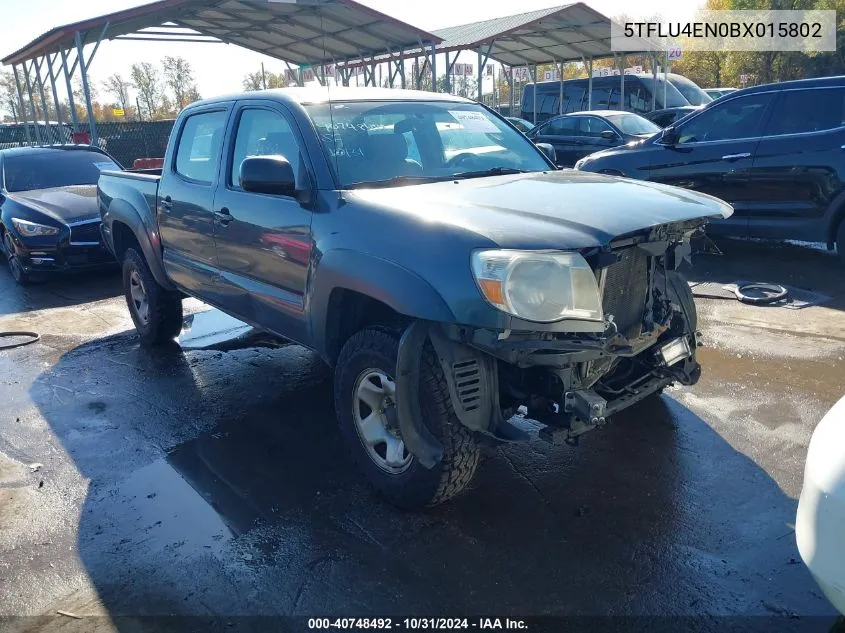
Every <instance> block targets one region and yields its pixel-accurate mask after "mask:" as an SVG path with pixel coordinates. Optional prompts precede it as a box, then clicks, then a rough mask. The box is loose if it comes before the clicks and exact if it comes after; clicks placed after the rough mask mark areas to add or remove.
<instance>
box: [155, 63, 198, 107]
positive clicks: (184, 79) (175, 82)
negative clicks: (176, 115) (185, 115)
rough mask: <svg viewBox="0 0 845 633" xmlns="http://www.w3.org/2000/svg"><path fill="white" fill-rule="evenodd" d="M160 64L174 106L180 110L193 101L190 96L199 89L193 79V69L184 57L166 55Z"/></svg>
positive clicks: (196, 93) (195, 93)
mask: <svg viewBox="0 0 845 633" xmlns="http://www.w3.org/2000/svg"><path fill="white" fill-rule="evenodd" d="M162 66H163V67H164V81H165V83H166V84H167V86H168V87H169V88H170V90H171V91H172V94H173V99H174V104H175V106H176V108H177V109H179V110H181V109H182V108H184V107H185V106H186V105H188V104H189V103H191V101H195V99H191V98H190V97H191V96H192V95H199V91H198V90H197V84H196V80H195V79H194V69H193V68H192V67H191V64H190V63H189V62H188V60H187V59H185V58H184V57H171V56H170V55H167V56H166V57H165V58H164V59H163V60H162Z"/></svg>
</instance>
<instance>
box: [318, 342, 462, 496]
mask: <svg viewBox="0 0 845 633" xmlns="http://www.w3.org/2000/svg"><path fill="white" fill-rule="evenodd" d="M399 337H400V333H397V332H393V331H389V330H382V329H366V330H362V331H360V332H358V333H357V334H355V335H353V336H352V337H351V338H350V339H349V340H348V341H347V342H346V344H345V345H344V346H343V349H342V350H341V353H340V357H339V359H338V362H337V365H336V367H335V378H334V394H335V395H334V398H335V409H336V411H337V417H338V420H339V422H340V428H341V432H342V434H343V436H344V439H345V440H346V442H347V444H348V446H349V449H350V451H351V453H352V457H353V459H354V460H355V462H356V464H357V465H358V467H359V469H360V470H361V471H362V472H363V473H364V475H365V476H366V477H367V479H368V480H369V481H370V483H371V484H372V485H373V486H375V488H376V489H377V490H378V491H379V492H381V494H382V495H384V496H385V497H386V498H387V499H388V500H389V501H391V502H392V503H393V504H395V505H397V506H399V507H402V508H406V509H409V510H413V509H418V508H422V507H425V506H433V505H436V504H438V503H442V502H443V501H446V500H448V499H450V498H452V497H453V496H455V495H456V494H458V493H459V492H460V491H461V490H463V489H464V488H465V487H466V486H467V484H468V483H469V482H470V480H471V479H472V476H473V475H474V474H475V470H476V467H477V466H478V456H479V448H478V445H477V443H476V441H475V439H474V437H473V435H472V433H471V432H470V431H469V430H468V429H467V428H465V427H464V426H463V425H462V424H461V423H460V422H459V421H458V418H457V417H456V416H455V412H454V410H453V409H452V403H451V400H450V397H449V389H448V387H447V386H446V380H445V378H444V376H443V372H442V370H441V368H440V365H439V363H438V362H437V359H436V357H435V355H434V350H433V348H432V347H431V344H430V343H429V344H427V345H426V348H425V352H424V354H423V358H422V359H421V362H422V367H421V373H422V382H421V385H420V401H421V403H422V407H423V411H422V413H423V420H424V422H425V424H426V426H427V427H428V430H429V431H430V432H431V434H432V435H433V436H434V437H436V438H437V440H438V441H439V442H440V443H441V444H442V445H443V459H442V460H441V461H440V462H439V463H438V464H437V465H435V467H434V468H432V469H431V470H429V469H427V468H425V467H424V466H423V465H422V464H420V463H419V461H418V460H416V459H415V458H414V456H413V455H411V454H409V453H408V451H407V449H406V448H405V447H404V443H403V442H402V438H401V435H400V434H399V430H398V428H394V427H395V422H391V420H392V419H394V420H395V416H391V411H390V408H391V407H393V408H394V410H395V404H394V403H395V382H394V376H395V375H396V359H397V354H398V348H399Z"/></svg>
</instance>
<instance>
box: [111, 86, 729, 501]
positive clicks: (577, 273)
mask: <svg viewBox="0 0 845 633" xmlns="http://www.w3.org/2000/svg"><path fill="white" fill-rule="evenodd" d="M551 153H553V150H551V149H550V148H549V147H539V148H538V147H537V146H535V145H533V144H532V143H531V142H530V141H529V140H528V139H527V138H526V137H525V136H523V135H522V134H521V133H519V132H518V131H517V130H516V129H515V128H514V127H512V126H511V124H510V123H508V122H507V121H506V120H505V119H503V118H501V117H500V116H499V115H497V114H495V113H493V112H491V111H490V110H488V109H486V108H485V107H484V106H482V105H479V104H477V103H474V102H471V101H467V100H465V99H461V98H459V97H454V96H451V95H443V94H429V93H424V92H410V91H395V90H380V89H374V88H367V89H354V88H347V89H334V88H332V89H331V93H329V92H328V91H327V90H325V89H322V90H308V89H287V90H276V91H265V92H260V93H247V94H242V95H237V96H232V97H226V98H218V99H213V100H209V101H203V102H200V103H196V104H193V105H191V106H190V107H188V108H186V109H185V110H184V111H183V112H182V113H181V114H180V116H179V119H178V120H177V122H176V125H175V127H174V130H173V133H172V136H171V138H170V143H169V146H168V148H167V153H166V156H165V160H164V167H163V169H162V170H161V172H160V173H137V172H105V173H103V174H102V176H101V177H100V180H99V186H98V194H99V205H100V211H101V214H102V219H103V223H102V231H103V238H104V240H105V243H106V244H107V246H108V248H109V249H110V250H111V251H112V252H113V253H114V255H115V256H116V257H117V258H118V260H119V261H121V262H122V263H123V281H124V286H125V292H126V301H127V304H128V306H129V310H130V312H131V314H132V319H133V321H134V323H135V326H136V328H137V330H138V333H139V335H140V339H141V342H142V344H144V345H147V346H153V345H156V344H159V343H163V342H166V341H169V340H172V339H173V338H174V337H175V336H176V335H178V333H179V331H180V327H181V324H182V306H181V301H182V298H183V297H184V296H185V295H191V296H194V297H197V298H199V299H201V300H202V301H205V302H207V303H209V304H211V305H213V306H216V307H218V308H219V309H221V310H223V311H224V312H227V313H229V314H231V315H233V316H235V317H237V318H239V319H242V320H243V321H246V322H248V323H250V324H253V325H255V326H257V327H259V328H262V329H263V330H266V331H268V332H271V333H274V334H276V335H278V336H281V337H284V338H287V339H290V340H292V341H295V342H297V343H300V344H302V345H304V346H307V347H309V348H311V349H312V350H314V351H315V352H316V353H317V354H319V355H320V356H321V357H322V358H323V359H324V360H325V361H326V362H327V363H329V364H330V365H331V366H333V367H334V372H335V373H334V376H335V378H334V393H335V396H334V397H335V406H336V410H337V416H338V419H339V422H340V425H341V429H342V432H343V435H344V436H345V438H346V439H347V440H348V442H349V446H350V448H351V451H352V455H353V457H354V459H355V461H356V462H357V464H358V465H359V466H360V468H361V470H362V471H363V472H364V474H365V475H366V476H367V478H368V479H369V480H370V481H371V482H372V483H373V484H374V485H375V487H376V488H378V489H379V490H380V491H381V492H382V493H383V494H384V495H385V496H386V497H387V498H388V499H390V500H391V501H392V502H394V503H396V504H398V505H400V506H404V507H409V508H416V507H421V506H426V505H432V504H436V503H439V502H442V501H444V500H446V499H448V498H450V497H452V496H453V495H455V494H456V493H457V492H459V491H460V490H462V489H463V488H464V487H465V486H466V485H467V484H468V483H469V481H470V479H471V478H472V475H473V473H474V472H475V469H476V465H477V463H478V451H479V444H480V443H481V442H483V441H486V442H513V441H520V440H526V439H532V438H534V437H535V436H536V432H534V433H529V432H526V430H525V429H526V427H528V426H529V425H527V424H525V423H524V422H523V421H521V419H520V418H524V417H526V416H527V417H528V418H530V419H531V420H534V421H537V422H539V423H540V425H536V424H535V425H534V427H535V429H536V428H537V427H538V426H540V432H539V434H540V437H541V438H543V439H546V440H548V441H550V442H554V443H562V442H569V443H573V442H575V441H576V440H577V439H578V437H579V436H580V435H581V434H582V433H584V432H586V431H588V430H590V429H593V428H596V427H598V426H601V425H602V424H604V423H605V421H606V420H607V418H609V417H610V416H611V415H612V414H614V413H616V412H617V411H619V410H621V409H623V408H625V407H628V406H629V405H631V404H633V403H635V402H637V401H639V400H642V399H643V398H646V397H650V396H654V394H658V393H659V392H660V391H661V389H662V388H663V387H665V386H666V385H669V384H671V383H674V382H679V383H682V384H686V385H689V384H693V383H695V382H696V380H697V379H698V377H699V374H700V366H699V364H698V363H697V362H696V360H695V348H696V344H697V343H696V312H695V305H694V303H693V298H692V295H691V293H690V291H689V288H688V286H687V284H686V283H685V282H684V280H683V279H682V277H681V276H680V274H679V273H678V272H677V269H678V267H679V266H680V265H681V264H682V263H683V261H684V260H686V259H688V257H689V255H690V236H691V235H692V234H693V233H694V232H695V231H697V230H698V229H700V228H701V227H702V226H703V225H704V224H705V222H706V221H707V218H709V217H716V218H719V217H727V216H729V215H730V213H731V208H730V207H729V206H728V205H726V204H725V203H723V202H721V201H719V200H717V199H715V198H712V197H709V196H706V195H701V194H697V193H693V192H689V191H685V190H681V189H676V188H673V187H668V186H661V185H655V184H648V183H643V182H639V181H632V180H625V179H621V178H613V177H607V176H602V175H598V174H588V173H579V172H575V171H559V170H556V169H555V167H554V163H553V161H552V160H550V156H549V154H551Z"/></svg>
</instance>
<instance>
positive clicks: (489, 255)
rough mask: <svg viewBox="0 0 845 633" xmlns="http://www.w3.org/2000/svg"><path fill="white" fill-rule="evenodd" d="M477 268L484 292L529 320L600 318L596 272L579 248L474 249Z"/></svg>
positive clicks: (474, 268)
mask: <svg viewBox="0 0 845 633" xmlns="http://www.w3.org/2000/svg"><path fill="white" fill-rule="evenodd" d="M472 272H473V275H474V276H475V280H476V282H477V283H478V287H479V288H480V289H481V293H482V294H483V295H484V297H485V298H486V299H487V301H489V302H490V303H491V304H493V305H494V306H495V307H497V308H498V309H499V310H502V311H503V312H507V313H508V314H512V315H513V316H515V317H518V318H520V319H525V320H526V321H536V322H539V323H551V322H553V321H560V320H561V319H581V320H588V321H601V320H602V318H603V315H602V307H601V297H600V296H599V288H598V284H597V283H596V276H595V273H594V272H593V269H592V268H590V265H589V264H587V262H586V261H585V260H584V258H583V257H581V255H579V254H578V253H561V252H548V251H547V252H537V251H508V250H495V251H475V252H474V253H473V254H472Z"/></svg>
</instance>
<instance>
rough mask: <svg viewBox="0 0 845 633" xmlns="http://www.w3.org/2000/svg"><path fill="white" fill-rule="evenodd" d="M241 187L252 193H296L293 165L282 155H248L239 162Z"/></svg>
mask: <svg viewBox="0 0 845 633" xmlns="http://www.w3.org/2000/svg"><path fill="white" fill-rule="evenodd" d="M238 179H239V181H240V184H241V188H243V190H244V191H251V192H253V193H269V194H272V195H281V196H292V195H293V194H295V193H296V177H295V176H294V173H293V167H291V165H290V162H288V159H287V158H285V157H284V156H280V155H276V156H249V157H247V158H245V159H244V161H243V162H242V163H241V169H240V174H239V178H238Z"/></svg>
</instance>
